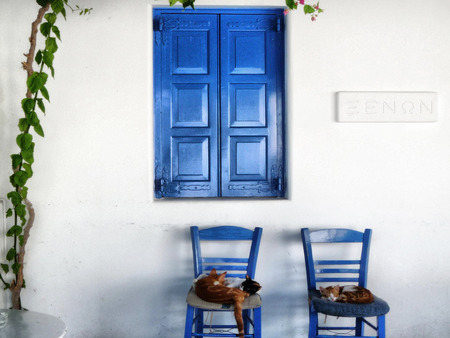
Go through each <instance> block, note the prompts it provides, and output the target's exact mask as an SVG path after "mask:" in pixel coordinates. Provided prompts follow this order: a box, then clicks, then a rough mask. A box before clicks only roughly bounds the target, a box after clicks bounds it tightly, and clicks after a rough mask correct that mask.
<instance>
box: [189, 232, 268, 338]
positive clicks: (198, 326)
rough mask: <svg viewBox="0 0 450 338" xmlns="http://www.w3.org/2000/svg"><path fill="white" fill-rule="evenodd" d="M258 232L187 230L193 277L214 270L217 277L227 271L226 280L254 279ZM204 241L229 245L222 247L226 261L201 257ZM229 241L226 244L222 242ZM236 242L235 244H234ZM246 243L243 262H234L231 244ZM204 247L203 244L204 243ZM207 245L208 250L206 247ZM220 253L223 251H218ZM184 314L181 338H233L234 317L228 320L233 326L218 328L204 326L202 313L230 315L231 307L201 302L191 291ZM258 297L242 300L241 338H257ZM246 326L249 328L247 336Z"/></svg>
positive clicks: (258, 330)
mask: <svg viewBox="0 0 450 338" xmlns="http://www.w3.org/2000/svg"><path fill="white" fill-rule="evenodd" d="M261 235H262V228H255V230H249V229H245V228H241V227H235V226H219V227H213V228H208V229H203V230H199V228H198V227H196V226H193V227H191V239H192V250H193V253H194V276H195V278H197V277H199V276H200V275H201V274H204V273H206V274H207V273H208V272H210V271H211V270H212V269H216V270H217V273H219V274H220V273H222V272H224V271H227V272H228V273H227V277H238V278H245V275H246V274H247V275H249V276H250V278H252V279H253V278H254V276H255V270H256V261H257V258H258V251H259V244H260V241H261ZM204 241H208V242H209V241H220V242H222V243H227V245H228V244H230V245H231V246H230V247H228V246H227V247H226V251H230V250H231V252H230V256H228V255H227V257H223V256H221V257H217V256H214V257H203V256H202V250H201V246H202V245H201V242H204ZM224 241H230V242H224ZM238 241H239V242H238ZM242 241H247V242H248V244H249V247H250V253H249V255H248V256H247V257H244V258H235V256H236V254H234V257H233V253H235V251H234V250H233V249H232V248H233V245H232V244H233V243H234V244H238V243H240V244H242V243H243V242H242ZM204 244H206V243H204ZM207 245H209V246H210V244H209V243H208V244H207ZM222 251H223V250H222ZM186 302H187V313H186V325H185V332H184V338H191V337H236V336H237V335H236V334H235V333H232V332H231V330H233V329H235V328H236V322H235V321H234V316H230V320H231V319H233V322H232V323H231V322H230V324H229V325H228V324H221V325H212V324H211V323H207V322H206V323H205V319H206V318H204V317H205V316H204V314H205V312H209V311H211V312H217V311H221V312H223V311H230V312H232V311H233V310H234V307H233V305H230V304H217V303H210V302H205V301H203V300H201V299H200V298H199V297H197V295H196V294H195V292H194V290H193V288H191V289H190V290H189V293H188V296H187V299H186ZM261 305H262V302H261V297H260V296H259V294H255V295H252V296H250V297H248V298H246V300H245V302H244V304H243V318H244V329H245V337H252V338H261ZM250 326H252V327H253V330H252V333H250V331H251V330H250Z"/></svg>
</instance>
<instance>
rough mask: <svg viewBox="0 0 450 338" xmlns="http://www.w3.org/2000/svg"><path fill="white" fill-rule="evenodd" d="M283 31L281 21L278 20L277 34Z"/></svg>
mask: <svg viewBox="0 0 450 338" xmlns="http://www.w3.org/2000/svg"><path fill="white" fill-rule="evenodd" d="M279 31H281V19H280V18H278V19H277V32H279Z"/></svg>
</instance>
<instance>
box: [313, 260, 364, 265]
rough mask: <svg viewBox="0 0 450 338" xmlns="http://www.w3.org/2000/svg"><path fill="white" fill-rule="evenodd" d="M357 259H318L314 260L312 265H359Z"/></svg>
mask: <svg viewBox="0 0 450 338" xmlns="http://www.w3.org/2000/svg"><path fill="white" fill-rule="evenodd" d="M360 264H361V261H359V260H319V261H314V265H360Z"/></svg>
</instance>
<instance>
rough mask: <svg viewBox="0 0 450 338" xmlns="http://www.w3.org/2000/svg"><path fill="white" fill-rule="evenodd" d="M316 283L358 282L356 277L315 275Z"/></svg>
mask: <svg viewBox="0 0 450 338" xmlns="http://www.w3.org/2000/svg"><path fill="white" fill-rule="evenodd" d="M316 282H317V283H323V282H359V279H358V278H345V277H341V278H338V277H316Z"/></svg>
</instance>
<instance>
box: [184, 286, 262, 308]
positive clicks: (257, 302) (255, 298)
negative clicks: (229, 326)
mask: <svg viewBox="0 0 450 338" xmlns="http://www.w3.org/2000/svg"><path fill="white" fill-rule="evenodd" d="M186 302H187V303H188V304H189V305H190V306H192V307H195V308H199V309H204V310H234V305H233V304H220V303H211V302H206V301H204V300H203V299H201V298H200V297H199V296H197V295H196V294H195V291H194V289H193V288H192V287H191V289H190V290H189V292H188V295H187V298H186ZM261 305H262V300H261V296H260V295H259V294H254V295H251V296H250V297H247V298H246V299H245V301H244V303H243V304H242V309H243V310H249V309H255V308H258V307H261Z"/></svg>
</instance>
